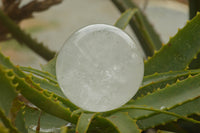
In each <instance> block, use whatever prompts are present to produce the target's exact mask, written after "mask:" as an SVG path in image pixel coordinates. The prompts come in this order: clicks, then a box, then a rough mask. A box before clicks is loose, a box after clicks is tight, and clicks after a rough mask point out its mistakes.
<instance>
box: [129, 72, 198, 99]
mask: <svg viewBox="0 0 200 133" xmlns="http://www.w3.org/2000/svg"><path fill="white" fill-rule="evenodd" d="M199 72H200V70H199V69H197V70H184V71H171V72H166V73H155V74H153V75H149V76H145V77H144V79H143V83H142V87H140V89H139V90H138V92H137V93H136V95H135V96H134V97H133V99H137V98H139V97H142V96H145V95H147V94H149V93H152V92H154V91H156V90H157V89H162V88H164V87H165V86H166V85H171V84H173V83H176V81H177V80H183V79H185V78H187V77H188V76H189V75H196V74H198V73H199Z"/></svg>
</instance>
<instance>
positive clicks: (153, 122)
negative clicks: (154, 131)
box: [137, 97, 200, 129]
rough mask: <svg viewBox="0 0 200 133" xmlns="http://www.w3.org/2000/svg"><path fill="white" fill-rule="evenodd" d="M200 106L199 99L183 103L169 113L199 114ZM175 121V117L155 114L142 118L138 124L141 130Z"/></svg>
mask: <svg viewBox="0 0 200 133" xmlns="http://www.w3.org/2000/svg"><path fill="white" fill-rule="evenodd" d="M199 104H200V98H199V97H197V98H195V99H193V100H191V101H188V102H186V103H183V104H182V105H179V106H176V107H174V108H172V109H170V110H168V111H170V112H174V113H176V114H179V115H182V116H188V115H191V114H195V113H197V114H199V113H200V106H198V105H199ZM174 120H177V118H176V117H174V116H170V115H166V114H155V115H153V116H148V117H145V118H141V119H140V120H138V122H137V124H138V126H139V127H140V128H141V129H148V128H152V127H155V126H158V125H164V124H166V123H168V122H171V121H174Z"/></svg>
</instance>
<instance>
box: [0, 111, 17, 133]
mask: <svg viewBox="0 0 200 133" xmlns="http://www.w3.org/2000/svg"><path fill="white" fill-rule="evenodd" d="M0 119H1V121H2V122H3V124H4V126H5V127H6V128H8V129H9V131H10V132H12V133H20V132H19V131H18V130H17V128H16V127H14V126H13V125H12V123H11V121H10V120H9V119H8V117H7V116H6V114H5V113H4V111H3V110H2V109H1V108H0Z"/></svg>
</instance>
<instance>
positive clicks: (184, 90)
mask: <svg viewBox="0 0 200 133" xmlns="http://www.w3.org/2000/svg"><path fill="white" fill-rule="evenodd" d="M199 81H200V75H196V76H190V77H189V78H187V79H185V80H182V81H179V82H177V83H176V84H173V85H170V86H167V87H165V88H163V89H162V90H157V91H156V92H154V93H152V94H149V95H146V96H144V97H142V98H139V99H137V100H133V101H131V102H129V103H128V105H146V106H148V107H152V108H155V109H164V110H166V109H171V108H173V107H175V106H178V105H180V104H183V103H185V102H188V101H190V100H192V99H195V98H197V97H199V95H200V86H199ZM127 112H128V113H129V115H130V116H131V117H132V118H134V119H136V118H142V117H145V116H149V115H152V113H153V112H152V111H143V110H127Z"/></svg>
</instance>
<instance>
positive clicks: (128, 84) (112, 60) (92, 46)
mask: <svg viewBox="0 0 200 133" xmlns="http://www.w3.org/2000/svg"><path fill="white" fill-rule="evenodd" d="M143 73H144V64H143V58H142V56H141V55H140V53H139V52H138V49H137V47H136V43H135V42H134V41H133V40H132V39H131V38H130V37H129V36H128V35H127V34H126V33H125V32H124V31H122V30H121V29H119V28H116V27H114V26H110V25H105V24H94V25H89V26H86V27H84V28H82V29H80V30H78V31H77V32H75V33H74V34H72V35H71V36H70V37H69V38H68V40H67V41H66V42H65V43H64V45H63V47H62V48H61V50H60V52H59V54H58V56H57V61H56V76H57V80H58V83H59V85H60V87H61V89H62V91H63V93H64V94H65V95H66V97H67V98H68V99H69V100H70V101H71V102H72V103H74V104H75V105H77V106H79V107H80V108H82V109H84V110H87V111H92V112H104V111H109V110H113V109H115V108H118V107H120V106H122V105H124V104H125V103H126V102H128V101H129V100H130V99H131V98H132V97H133V96H134V95H135V93H136V92H137V90H138V89H139V86H140V84H141V82H142V79H143Z"/></svg>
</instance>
